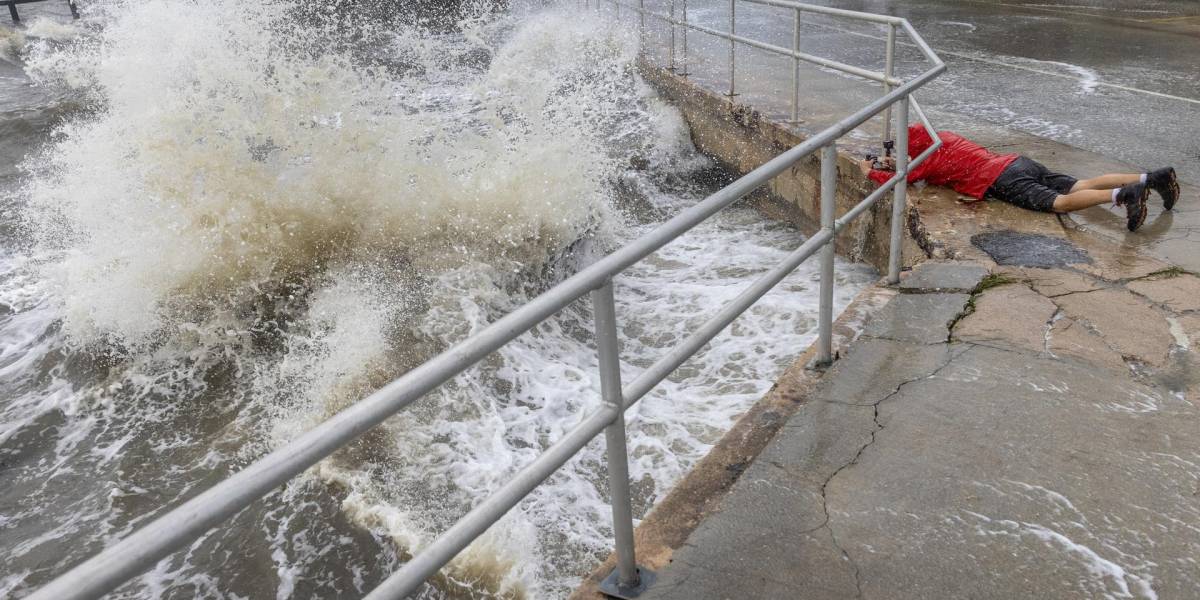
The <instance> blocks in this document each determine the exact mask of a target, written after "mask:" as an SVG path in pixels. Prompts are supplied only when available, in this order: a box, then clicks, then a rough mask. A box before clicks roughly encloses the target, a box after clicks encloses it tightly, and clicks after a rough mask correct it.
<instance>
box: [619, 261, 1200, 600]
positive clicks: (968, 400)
mask: <svg viewBox="0 0 1200 600" xmlns="http://www.w3.org/2000/svg"><path fill="white" fill-rule="evenodd" d="M989 271H990V274H989ZM1119 272H1121V271H1120V270H1119V269H1118V270H1116V271H1113V270H1106V269H1103V268H1102V269H1100V271H1099V274H1098V275H1097V274H1093V273H1089V272H1088V271H1086V270H1081V269H1078V268H1075V266H1067V267H1065V268H1061V269H1041V268H1030V267H1023V266H1019V265H1015V266H1014V265H1008V266H1000V265H996V264H994V263H988V262H986V261H981V262H979V263H975V264H972V263H969V262H968V263H965V264H964V263H939V262H929V263H924V264H922V265H920V266H919V267H917V269H916V270H915V271H914V272H913V273H912V274H910V275H909V276H908V277H907V278H906V279H905V281H904V283H903V284H902V285H901V286H900V291H901V293H900V294H898V295H896V296H895V297H893V298H892V299H891V301H890V302H889V304H888V305H887V306H885V307H884V308H883V309H882V310H880V311H879V312H878V313H877V314H876V315H875V316H874V318H873V319H872V321H870V322H869V323H868V324H867V326H866V328H865V330H864V333H863V335H862V337H860V338H859V339H858V340H857V341H856V342H854V343H853V344H851V345H850V346H849V347H848V348H846V349H844V356H843V358H842V359H841V360H839V361H838V362H837V363H835V365H834V366H833V367H831V369H830V371H829V372H828V373H827V374H826V376H825V377H824V378H823V379H822V382H821V384H820V385H819V386H818V387H817V388H816V389H815V390H814V391H813V392H812V393H811V394H809V397H808V399H807V401H806V402H805V403H804V404H803V405H802V406H801V407H800V409H799V410H798V411H797V412H796V413H795V414H794V415H793V416H792V417H791V418H790V419H789V420H788V421H787V422H786V424H785V425H784V426H783V427H782V429H781V431H780V433H779V434H777V435H776V437H775V438H774V439H773V440H772V441H771V442H770V443H769V444H768V445H767V447H766V448H765V449H764V450H763V452H762V454H760V455H759V457H758V459H757V460H756V461H755V462H753V463H752V464H751V465H750V466H749V467H748V468H747V469H746V471H745V472H744V473H743V474H742V476H741V477H740V478H739V480H738V481H737V483H736V484H734V486H733V488H732V489H731V490H730V491H729V493H728V494H727V495H726V496H725V497H724V499H723V500H722V501H721V502H720V504H719V505H718V506H717V507H716V508H715V509H714V510H713V511H712V512H711V513H710V514H708V515H707V516H706V518H705V519H704V520H703V521H702V522H701V523H700V524H699V526H698V527H697V528H696V529H695V530H694V531H693V532H692V534H691V535H690V536H689V537H688V539H687V541H686V543H684V544H683V546H682V547H680V548H679V549H677V550H676V551H675V553H674V555H673V556H672V559H671V563H670V564H669V565H668V566H667V567H666V568H664V569H662V570H661V571H660V572H659V575H658V582H657V583H656V584H655V585H654V586H653V587H652V588H651V589H650V590H649V591H647V592H646V594H645V595H644V596H643V597H645V598H655V599H667V598H680V599H688V600H698V599H706V598H713V599H718V598H720V599H725V598H730V599H734V598H934V597H970V598H1013V597H1053V598H1096V597H1129V598H1154V597H1162V598H1182V597H1192V596H1194V595H1195V593H1196V591H1197V590H1200V575H1198V573H1200V564H1198V557H1200V526H1198V525H1197V523H1200V404H1198V402H1200V401H1198V400H1197V395H1196V394H1195V393H1194V392H1193V389H1195V388H1198V387H1200V386H1196V385H1195V381H1193V379H1192V378H1193V377H1195V376H1193V375H1191V371H1192V369H1191V368H1190V367H1191V363H1190V360H1191V351H1190V350H1191V349H1192V348H1194V347H1195V343H1196V342H1194V341H1192V340H1200V327H1198V325H1200V313H1198V312H1197V311H1200V305H1198V304H1197V303H1198V302H1200V301H1197V300H1196V298H1197V296H1196V295H1195V294H1194V290H1196V289H1198V288H1197V286H1200V278H1197V277H1195V276H1193V275H1191V274H1188V273H1185V272H1182V271H1180V270H1177V269H1164V270H1159V271H1157V272H1153V273H1142V274H1139V275H1137V276H1135V277H1133V278H1124V277H1115V278H1111V279H1106V278H1105V276H1109V277H1113V274H1114V273H1119ZM964 273H970V274H971V279H972V281H971V283H970V285H968V286H967V289H971V290H972V293H970V294H963V293H956V292H958V291H959V290H962V289H963V286H964V283H963V275H964ZM945 290H951V292H950V293H947V292H946V291H945Z"/></svg>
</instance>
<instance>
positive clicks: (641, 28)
mask: <svg viewBox="0 0 1200 600" xmlns="http://www.w3.org/2000/svg"><path fill="white" fill-rule="evenodd" d="M638 42H639V43H640V44H641V48H639V50H640V51H641V53H642V54H645V53H646V0H638Z"/></svg>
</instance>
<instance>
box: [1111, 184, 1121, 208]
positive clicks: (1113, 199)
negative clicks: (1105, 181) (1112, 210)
mask: <svg viewBox="0 0 1200 600" xmlns="http://www.w3.org/2000/svg"><path fill="white" fill-rule="evenodd" d="M1120 193H1121V188H1117V189H1115V190H1113V191H1112V203H1113V206H1117V194H1120Z"/></svg>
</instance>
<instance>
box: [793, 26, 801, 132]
mask: <svg viewBox="0 0 1200 600" xmlns="http://www.w3.org/2000/svg"><path fill="white" fill-rule="evenodd" d="M792 52H794V53H796V54H800V9H798V8H797V9H794V11H793V15H792ZM799 122H800V57H799V56H793V57H792V123H799Z"/></svg>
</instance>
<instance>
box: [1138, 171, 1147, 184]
mask: <svg viewBox="0 0 1200 600" xmlns="http://www.w3.org/2000/svg"><path fill="white" fill-rule="evenodd" d="M1146 175H1147V173H1142V178H1141V179H1140V180H1139V181H1140V182H1141V183H1146Z"/></svg>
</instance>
